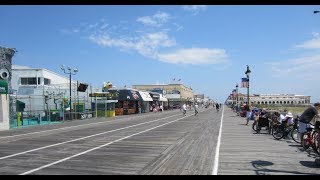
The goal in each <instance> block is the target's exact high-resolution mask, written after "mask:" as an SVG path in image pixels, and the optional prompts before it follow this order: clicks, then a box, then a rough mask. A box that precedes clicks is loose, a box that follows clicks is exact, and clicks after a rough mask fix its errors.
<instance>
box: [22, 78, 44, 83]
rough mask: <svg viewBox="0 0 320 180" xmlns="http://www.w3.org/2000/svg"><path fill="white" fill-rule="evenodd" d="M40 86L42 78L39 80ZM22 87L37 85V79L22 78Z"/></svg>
mask: <svg viewBox="0 0 320 180" xmlns="http://www.w3.org/2000/svg"><path fill="white" fill-rule="evenodd" d="M38 84H40V78H38ZM21 85H37V78H36V77H27V78H21Z"/></svg>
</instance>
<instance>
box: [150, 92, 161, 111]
mask: <svg viewBox="0 0 320 180" xmlns="http://www.w3.org/2000/svg"><path fill="white" fill-rule="evenodd" d="M149 93H150V96H151V97H152V100H153V101H151V102H150V103H149V104H150V105H151V107H150V111H157V110H158V109H159V106H160V104H159V99H160V94H159V93H156V92H149ZM155 109H156V110H155Z"/></svg>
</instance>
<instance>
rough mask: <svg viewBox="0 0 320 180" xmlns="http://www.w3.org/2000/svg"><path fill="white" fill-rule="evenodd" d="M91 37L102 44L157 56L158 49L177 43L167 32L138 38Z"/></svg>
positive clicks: (153, 56) (152, 56)
mask: <svg viewBox="0 0 320 180" xmlns="http://www.w3.org/2000/svg"><path fill="white" fill-rule="evenodd" d="M89 39H90V40H91V41H93V42H95V43H97V44H99V45H101V46H106V47H117V48H120V49H122V50H135V51H137V52H138V53H140V54H141V55H143V56H146V57H151V58H156V57H157V54H158V50H159V49H160V48H163V47H171V46H174V45H176V42H175V40H174V39H171V38H170V37H169V36H168V35H167V34H166V33H165V32H156V33H148V34H144V35H143V36H140V37H136V38H112V37H110V36H109V35H100V36H95V35H92V36H90V37H89Z"/></svg>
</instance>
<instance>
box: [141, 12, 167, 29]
mask: <svg viewBox="0 0 320 180" xmlns="http://www.w3.org/2000/svg"><path fill="white" fill-rule="evenodd" d="M169 19H170V15H169V14H168V13H165V12H157V13H156V14H154V15H153V16H143V17H139V18H138V19H137V22H141V23H142V24H144V25H148V26H154V27H160V26H162V25H163V24H164V23H166V22H167V21H168V20H169Z"/></svg>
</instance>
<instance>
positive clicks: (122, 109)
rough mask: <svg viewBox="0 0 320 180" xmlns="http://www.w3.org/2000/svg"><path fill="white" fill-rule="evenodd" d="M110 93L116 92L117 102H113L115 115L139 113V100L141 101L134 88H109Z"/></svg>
mask: <svg viewBox="0 0 320 180" xmlns="http://www.w3.org/2000/svg"><path fill="white" fill-rule="evenodd" d="M108 92H110V93H115V92H117V93H118V94H119V96H118V99H117V100H118V102H117V103H116V104H115V114H116V115H129V114H136V113H139V109H140V107H141V102H142V101H143V99H142V97H141V95H140V93H139V92H138V91H137V90H134V89H110V90H108Z"/></svg>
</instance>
